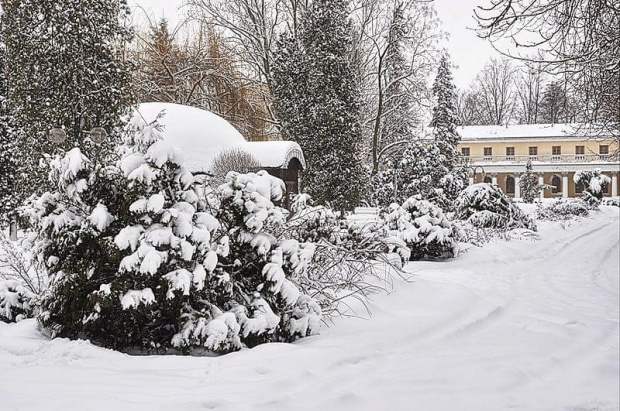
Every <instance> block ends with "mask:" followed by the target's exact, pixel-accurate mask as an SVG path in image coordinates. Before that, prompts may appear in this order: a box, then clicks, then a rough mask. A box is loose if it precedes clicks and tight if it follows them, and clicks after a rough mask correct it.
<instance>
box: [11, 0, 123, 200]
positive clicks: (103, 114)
mask: <svg viewBox="0 0 620 411" xmlns="http://www.w3.org/2000/svg"><path fill="white" fill-rule="evenodd" d="M2 8H3V14H2V37H3V39H4V41H5V43H6V77H7V85H8V101H7V103H8V108H9V111H10V112H11V114H12V119H13V125H14V127H15V128H16V129H17V130H18V132H19V133H18V141H17V144H18V149H19V152H20V153H21V159H22V161H20V173H21V175H23V177H24V178H21V179H20V191H21V193H22V195H24V196H27V195H29V194H30V193H32V192H33V191H35V190H37V189H40V188H45V186H46V183H47V180H46V176H47V170H44V169H42V168H41V167H40V166H39V164H40V160H41V159H42V158H44V157H45V156H46V155H53V154H56V153H60V152H64V151H69V150H70V149H71V148H72V147H80V148H81V150H82V151H83V152H85V153H91V154H92V155H101V153H99V152H100V151H103V152H108V153H109V152H111V151H112V148H113V147H114V146H115V145H116V144H117V143H118V141H116V142H112V141H109V142H108V143H107V144H102V145H101V146H96V147H95V145H94V144H92V142H90V141H89V140H88V139H87V138H86V135H85V134H84V133H83V132H84V131H89V130H91V128H93V127H95V126H100V127H103V128H105V129H106V130H107V131H108V133H109V134H110V135H114V133H112V131H113V129H114V128H115V127H117V126H119V123H120V122H121V117H122V116H123V115H124V114H128V111H127V110H128V108H129V105H130V104H131V103H132V101H133V99H132V97H131V96H132V93H131V88H130V85H131V77H130V72H129V70H130V66H129V63H128V62H127V61H125V60H124V59H123V53H122V47H124V45H125V43H126V41H127V40H128V39H129V37H130V35H131V33H130V29H129V28H128V27H127V26H125V23H126V17H127V15H128V13H129V8H128V6H127V4H126V1H125V0H98V1H88V2H84V1H78V0H68V1H56V0H7V1H4V2H3V3H2ZM53 127H62V128H64V129H65V131H66V133H67V139H66V141H65V142H64V143H62V144H57V143H52V142H50V141H48V132H49V130H50V129H51V128H53Z"/></svg>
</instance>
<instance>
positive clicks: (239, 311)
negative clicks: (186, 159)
mask: <svg viewBox="0 0 620 411" xmlns="http://www.w3.org/2000/svg"><path fill="white" fill-rule="evenodd" d="M130 128H131V130H130V131H129V132H128V133H127V137H126V141H125V144H124V145H123V146H122V147H121V150H120V154H121V160H120V161H119V162H118V164H96V163H94V162H91V161H89V160H88V159H87V158H85V157H84V156H83V155H82V154H81V153H80V151H79V150H78V149H73V150H71V151H70V152H68V153H67V155H66V156H65V157H64V158H62V159H57V160H56V161H54V163H53V164H52V173H51V176H50V177H51V180H52V182H53V183H54V184H55V186H56V187H57V190H56V191H54V192H47V193H44V194H42V195H41V196H39V197H34V198H32V200H31V201H30V204H29V206H28V207H26V209H25V214H26V215H28V217H29V221H30V224H31V227H32V229H33V231H34V232H35V233H36V235H37V238H36V241H33V242H32V244H33V247H34V248H35V249H36V251H37V253H38V254H39V255H41V256H42V257H43V258H44V261H46V264H47V269H48V270H49V273H50V275H51V285H50V292H49V294H48V295H47V296H46V297H45V298H44V300H43V309H44V312H43V314H42V315H41V316H40V320H41V322H42V324H43V325H44V326H46V327H49V328H51V330H52V333H53V335H55V336H62V337H69V338H84V337H85V338H89V339H91V340H93V341H94V342H96V343H98V344H101V345H105V346H109V347H113V348H117V349H128V348H140V349H146V350H156V351H163V350H166V349H168V348H176V349H179V350H182V351H183V352H189V351H191V350H193V349H206V350H208V351H215V352H229V351H233V350H237V349H239V348H241V347H242V346H253V345H255V344H258V343H261V342H266V341H292V340H294V339H296V338H300V337H304V336H306V335H309V334H313V333H316V332H318V329H319V324H320V318H321V310H320V307H319V306H318V305H317V304H316V302H315V301H314V300H313V299H312V298H310V297H308V296H307V295H304V294H303V293H302V292H300V290H299V289H298V288H297V287H296V286H295V285H294V284H293V283H292V282H291V280H290V279H289V277H290V276H295V275H297V276H303V275H304V271H305V269H306V267H307V264H306V261H307V260H308V259H310V258H311V256H312V249H311V247H306V246H305V245H303V244H299V243H297V242H295V241H284V240H281V241H275V238H274V237H273V236H272V235H271V234H270V233H269V232H267V230H270V229H272V228H274V227H276V226H278V225H281V224H282V223H283V221H284V218H283V215H282V213H281V211H280V209H278V208H277V207H275V206H274V205H273V203H272V201H271V200H272V199H274V200H275V199H278V198H280V197H281V196H282V194H283V183H282V182H281V181H280V180H278V179H275V178H273V177H270V176H269V175H267V173H266V172H259V173H257V174H253V173H250V174H247V175H241V174H236V173H230V174H229V176H228V177H227V181H228V182H227V183H226V184H225V185H224V186H223V187H222V190H221V191H222V193H223V194H222V198H221V200H220V201H219V202H218V201H214V200H213V198H212V197H209V198H206V197H204V196H202V197H201V196H199V194H202V193H200V192H199V191H198V190H197V188H196V186H195V185H194V184H193V183H194V179H193V177H192V175H191V173H189V172H188V171H187V169H186V168H185V167H184V166H183V157H182V154H181V153H180V152H179V151H178V150H176V149H172V150H171V149H169V148H167V147H165V146H164V145H163V142H162V141H161V135H160V133H159V132H158V126H157V123H156V122H155V123H152V124H145V123H144V122H143V121H142V120H138V119H137V118H134V119H133V120H132V122H131V123H130Z"/></svg>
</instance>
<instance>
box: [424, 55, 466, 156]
mask: <svg viewBox="0 0 620 411" xmlns="http://www.w3.org/2000/svg"><path fill="white" fill-rule="evenodd" d="M433 95H434V96H435V99H436V104H435V106H434V107H433V118H432V120H431V127H433V136H434V138H435V144H437V146H438V147H439V151H440V152H441V154H442V155H443V156H444V157H445V158H446V162H447V164H448V166H449V167H454V166H455V165H456V162H457V160H458V157H459V153H458V151H457V148H456V147H457V144H458V143H459V141H461V136H460V135H459V133H458V131H457V129H456V128H457V125H458V123H459V119H458V113H457V108H456V105H457V94H456V87H455V85H454V83H453V80H452V71H451V69H450V61H449V60H448V57H447V56H446V55H445V54H444V55H443V56H442V57H441V60H440V61H439V68H438V70H437V77H435V82H434V83H433Z"/></svg>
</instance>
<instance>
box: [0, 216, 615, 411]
mask: <svg viewBox="0 0 620 411" xmlns="http://www.w3.org/2000/svg"><path fill="white" fill-rule="evenodd" d="M604 208H605V210H604V211H603V212H601V213H597V214H594V215H593V216H592V218H587V219H583V220H581V221H578V222H572V224H570V225H568V226H566V224H564V226H566V228H564V227H563V224H562V223H559V222H556V223H542V224H540V227H539V228H540V236H541V240H540V241H536V242H535V241H531V240H524V241H511V242H503V241H500V242H497V243H494V244H489V245H487V246H485V247H483V248H474V249H470V250H469V251H468V252H467V253H465V254H464V255H461V256H460V257H459V258H457V259H454V260H451V261H448V262H442V263H437V262H421V263H413V264H410V265H409V266H408V270H409V271H411V272H412V273H415V275H416V280H415V282H414V283H405V282H401V283H398V284H396V286H395V290H394V292H393V293H391V294H390V295H381V296H378V297H377V298H376V299H375V301H374V302H373V304H372V309H373V314H374V315H373V317H372V319H370V320H362V319H343V320H339V321H337V323H336V325H335V326H332V327H330V328H326V329H324V330H323V332H322V334H321V335H319V336H315V337H311V338H307V339H304V340H301V341H299V342H297V343H295V344H269V345H263V346H259V347H257V348H254V349H251V350H243V351H241V352H237V353H233V354H229V355H226V356H222V357H216V358H195V357H180V356H159V357H158V356H152V357H131V356H128V355H124V354H120V353H117V352H113V351H109V350H104V349H101V348H97V347H94V346H92V345H90V344H89V343H88V342H84V341H81V342H71V341H67V340H60V339H59V340H54V341H49V340H47V339H46V338H45V337H43V336H42V335H41V334H39V333H38V332H37V331H36V324H35V322H34V321H33V320H27V321H23V322H21V323H18V324H11V325H8V324H2V323H0V409H1V410H170V409H175V410H205V409H206V410H209V409H217V410H573V411H576V410H583V411H585V410H617V409H619V402H620V400H619V396H620V392H619V386H620V377H619V373H620V369H619V368H620V367H619V361H620V359H619V338H620V337H619V335H620V332H619V316H620V313H619V309H620V308H619V295H618V294H619V284H618V277H619V271H620V245H619V237H620V233H619V230H620V215H619V214H620V211H619V209H618V208H617V207H616V208H612V207H604Z"/></svg>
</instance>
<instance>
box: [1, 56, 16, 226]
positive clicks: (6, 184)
mask: <svg viewBox="0 0 620 411" xmlns="http://www.w3.org/2000/svg"><path fill="white" fill-rule="evenodd" d="M5 74H6V73H5V49H4V46H3V45H2V44H0V230H1V229H2V228H3V227H4V226H5V225H6V224H7V223H8V222H9V220H10V219H11V217H12V215H13V214H14V211H15V208H16V207H17V197H16V195H15V190H16V187H15V180H16V178H17V166H18V164H17V158H18V157H17V152H16V146H15V141H14V139H15V135H14V133H13V129H12V128H11V127H10V125H9V124H10V119H9V115H8V112H7V110H6V95H7V86H6V75H5Z"/></svg>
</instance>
